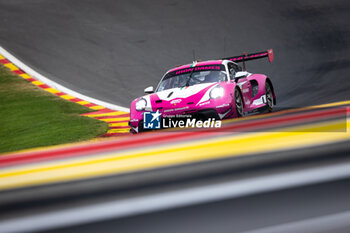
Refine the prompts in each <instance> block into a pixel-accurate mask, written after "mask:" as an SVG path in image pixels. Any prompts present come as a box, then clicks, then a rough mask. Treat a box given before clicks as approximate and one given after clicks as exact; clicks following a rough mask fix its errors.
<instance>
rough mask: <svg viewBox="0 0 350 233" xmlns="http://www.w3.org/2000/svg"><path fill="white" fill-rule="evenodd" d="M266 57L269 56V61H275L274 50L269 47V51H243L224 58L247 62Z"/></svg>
mask: <svg viewBox="0 0 350 233" xmlns="http://www.w3.org/2000/svg"><path fill="white" fill-rule="evenodd" d="M264 57H268V59H269V62H272V61H273V50H272V49H269V50H267V51H263V52H259V53H250V54H247V53H243V54H242V55H240V56H235V57H226V58H223V60H230V61H233V62H245V61H250V60H255V59H260V58H264Z"/></svg>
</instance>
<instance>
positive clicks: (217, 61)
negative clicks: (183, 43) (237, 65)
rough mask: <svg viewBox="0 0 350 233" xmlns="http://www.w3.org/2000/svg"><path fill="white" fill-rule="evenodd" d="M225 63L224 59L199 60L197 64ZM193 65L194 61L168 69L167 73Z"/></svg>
mask: <svg viewBox="0 0 350 233" xmlns="http://www.w3.org/2000/svg"><path fill="white" fill-rule="evenodd" d="M221 64H223V60H209V61H197V63H196V66H206V65H221ZM192 65H193V63H190V64H186V65H182V66H178V67H175V68H173V69H170V70H168V72H167V73H169V72H173V71H177V70H182V69H186V68H190V67H191V66H192Z"/></svg>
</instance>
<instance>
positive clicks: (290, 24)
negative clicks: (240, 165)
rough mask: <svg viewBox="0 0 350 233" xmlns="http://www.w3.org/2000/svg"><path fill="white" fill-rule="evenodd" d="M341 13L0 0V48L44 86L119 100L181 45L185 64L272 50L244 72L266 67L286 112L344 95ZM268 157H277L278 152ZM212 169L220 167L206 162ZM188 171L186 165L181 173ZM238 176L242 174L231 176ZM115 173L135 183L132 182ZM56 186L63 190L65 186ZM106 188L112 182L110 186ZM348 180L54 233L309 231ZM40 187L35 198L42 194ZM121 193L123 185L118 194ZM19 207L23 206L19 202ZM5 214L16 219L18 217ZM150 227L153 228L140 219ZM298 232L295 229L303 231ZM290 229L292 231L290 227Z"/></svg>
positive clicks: (346, 18) (343, 196)
mask: <svg viewBox="0 0 350 233" xmlns="http://www.w3.org/2000/svg"><path fill="white" fill-rule="evenodd" d="M349 12H350V3H349V2H348V1H345V0H344V1H283V2H282V1H158V0H157V1H147V2H145V1H112V0H109V1H106V0H105V1H97V0H95V1H88V0H86V1H69V0H66V1H43V0H35V1H34V0H11V1H2V0H0V45H1V46H3V47H4V48H6V49H7V50H9V51H10V52H11V53H13V54H14V55H15V56H17V57H18V58H20V59H21V60H22V61H24V62H25V63H26V64H27V65H29V66H31V67H32V68H34V69H35V70H37V71H39V72H40V73H42V74H44V75H46V76H48V77H49V78H51V79H53V80H54V81H56V82H58V83H60V84H62V85H64V86H66V87H68V88H71V89H73V90H75V91H78V92H81V93H82V94H85V95H88V96H91V97H95V98H97V99H101V100H104V101H107V102H111V103H115V104H120V105H122V106H124V107H128V106H129V104H130V101H131V100H133V99H134V98H136V97H138V96H140V95H142V94H143V93H142V92H143V88H144V87H146V86H149V85H153V86H154V85H156V84H157V83H158V81H159V79H160V78H161V76H162V75H163V73H164V72H166V71H167V69H169V68H172V67H173V66H174V65H178V64H184V63H189V62H191V61H192V60H193V50H194V51H195V54H196V58H197V59H204V60H205V59H213V58H220V57H225V56H230V55H238V54H240V53H241V52H244V51H246V52H255V51H261V50H265V49H268V48H273V49H274V51H275V61H274V63H273V64H268V62H267V61H252V62H249V63H248V64H247V67H248V71H251V72H256V73H264V74H268V75H269V76H270V77H271V79H272V81H273V84H274V86H275V90H276V95H277V103H278V107H279V108H293V107H300V106H308V105H313V104H324V103H329V102H334V101H342V100H349V99H350V92H349V91H348V90H349V88H350V82H349V80H348V79H349V76H348V72H349V68H350V55H349V54H350V53H349V43H350V42H349V41H350V40H349V38H350V14H349ZM322 149H324V150H322ZM348 152H349V148H348V141H346V142H345V143H343V144H337V145H335V146H333V147H331V146H325V147H321V148H318V150H317V148H311V149H309V150H307V149H301V150H298V151H293V152H290V153H291V157H294V155H299V156H300V155H303V156H310V155H315V153H316V155H317V153H319V154H318V155H320V154H322V153H324V156H325V157H327V158H328V159H329V157H332V156H333V155H334V156H335V157H334V158H333V159H331V160H327V159H326V160H325V163H330V162H332V163H344V164H345V163H348V159H347V155H348ZM274 155H275V157H278V156H279V155H280V154H279V153H276V154H274ZM231 162H233V161H231ZM302 162H303V159H300V161H299V163H297V164H296V165H295V166H296V167H297V168H296V169H300V167H299V166H301V167H304V165H300V164H302ZM320 163H322V159H321V160H316V161H314V163H310V164H309V166H310V167H317V166H318V165H320ZM284 165H286V164H281V163H275V164H272V165H270V166H271V167H268V168H269V169H268V170H267V172H271V171H273V170H274V169H275V170H277V172H276V173H277V174H278V172H281V171H284V170H289V169H292V168H291V167H288V166H293V163H292V164H289V163H288V164H287V165H288V166H286V167H285V166H284ZM203 166H204V167H205V166H207V164H204V165H203ZM259 166H260V165H259ZM221 167H222V164H220V165H218V166H217V169H219V168H221ZM306 167H307V166H306V165H305V167H304V168H306ZM256 168H257V165H256V164H254V163H253V165H252V166H251V167H250V168H247V172H248V173H249V174H250V175H252V176H253V174H255V173H257V174H258V171H260V170H259V169H258V171H257V172H256V171H255V169H256ZM191 169H193V167H192V166H190V167H188V168H187V169H186V168H185V169H184V170H185V171H189V170H191ZM173 170H176V168H175V169H173ZM167 172H168V171H167ZM264 172H265V170H264V169H262V173H264ZM155 174H157V173H154V174H153V176H155ZM234 174H235V173H234V172H233V171H232V170H230V169H229V170H228V173H225V174H224V175H221V176H219V177H214V178H213V177H212V174H211V175H207V176H206V175H203V176H200V175H198V177H197V178H198V180H195V182H194V183H196V182H198V183H199V184H197V183H196V184H197V185H201V184H203V183H209V181H208V182H207V179H208V180H210V179H213V182H214V181H215V178H218V179H225V178H227V177H230V176H232V175H233V176H234V178H236V179H238V178H239V176H238V175H234ZM239 175H242V174H241V172H239ZM227 179H230V178H227ZM111 180H112V181H106V180H103V181H104V182H106V183H107V185H105V186H103V187H104V188H106V187H108V185H111V184H113V182H116V180H114V179H113V177H112V178H111ZM126 180H127V182H131V181H132V183H133V184H134V185H135V184H138V181H137V178H135V177H132V178H129V179H126ZM101 182H102V181H101ZM218 182H219V181H218ZM87 183H88V185H92V184H93V185H96V184H98V183H99V182H98V181H97V182H95V183H91V180H88V181H87ZM180 183H181V182H180ZM166 184H167V183H166ZM63 185H68V187H72V186H73V187H74V186H75V184H74V183H73V184H63ZM69 185H72V186H69ZM80 185H82V186H83V185H84V184H82V183H80ZM167 185H168V184H167ZM169 185H170V186H171V187H170V188H169V187H164V189H165V190H168V189H171V188H174V187H173V186H172V183H170V184H169ZM181 185H185V186H186V185H187V186H192V185H194V184H192V183H189V184H183V183H181ZM77 186H78V185H76V187H77ZM58 187H59V186H58ZM97 187H99V186H97ZM110 187H111V188H113V185H111V186H110ZM159 187H160V185H155V186H152V185H150V186H147V185H146V188H145V189H144V190H141V191H140V190H138V188H135V189H136V191H135V192H136V193H137V194H135V195H141V196H142V195H143V194H145V193H148V192H152V191H155V190H157V188H159ZM348 187H349V181H348V179H344V180H339V181H333V182H325V183H321V184H316V185H314V186H309V187H296V188H294V189H289V190H280V191H276V192H270V193H269V194H263V193H262V194H257V195H252V196H245V197H242V198H235V199H227V200H225V201H221V202H214V203H206V204H202V205H196V206H194V207H193V206H192V207H185V208H177V209H170V210H167V211H162V212H155V213H153V214H147V215H137V216H133V217H128V218H122V219H117V220H111V221H104V222H101V223H98V224H91V225H82V226H78V227H76V228H67V229H63V230H62V231H67V232H73V231H74V232H76V231H81V232H88V231H90V232H97V231H102V230H103V231H105V232H107V231H111V232H114V231H115V230H116V229H119V230H120V231H121V232H144V231H149V232H242V231H251V230H254V229H264V227H269V226H278V225H280V224H287V223H290V222H293V221H300V220H302V219H306V220H307V219H312V218H314V219H315V218H316V220H315V221H316V222H318V223H317V224H313V226H317V225H319V224H320V223H321V222H322V220H319V221H317V218H319V217H322V216H328V215H332V214H337V213H341V212H346V211H348V210H349V209H350V206H348V202H347V199H348V193H349V188H348ZM46 188H47V187H46ZM56 188H57V187H56ZM67 190H68V188H62V190H61V191H62V192H63V193H64V191H67ZM19 191H28V190H19ZM56 191H57V189H56ZM119 191H120V189H116V190H114V192H113V191H106V190H104V189H103V188H101V193H100V194H96V195H93V194H90V195H91V196H88V197H84V198H82V200H79V198H78V199H72V200H73V201H72V200H69V201H68V202H65V201H66V200H64V198H62V196H61V197H60V196H58V197H57V198H56V199H55V201H52V200H51V202H50V201H47V202H45V200H43V202H40V201H39V202H38V203H39V205H36V206H35V208H37V209H35V208H33V206H31V205H30V204H28V203H30V200H29V201H27V202H26V200H22V202H23V203H22V202H19V203H22V204H23V205H18V206H16V205H12V206H11V203H10V204H8V205H7V206H6V205H5V207H6V208H2V210H3V212H2V214H5V215H6V214H11V208H12V210H17V208H18V207H19V206H20V207H21V208H19V209H20V210H21V211H23V212H21V213H20V214H19V215H22V214H29V215H30V214H32V213H35V211H37V212H41V211H43V210H42V209H45V208H47V209H49V210H52V209H60V208H64V207H67V206H74V203H72V202H74V201H76V202H77V203H79V204H81V205H83V204H86V205H88V204H89V203H93V202H103V201H104V200H105V199H117V198H119V197H116V196H115V195H116V193H117V194H119ZM41 192H42V196H45V194H46V193H47V190H46V189H43V190H41ZM57 193H58V194H59V193H60V191H57ZM131 193H132V192H131ZM129 194H130V193H128V192H126V194H125V195H129ZM10 195H11V193H10ZM121 195H122V194H121ZM2 197H3V195H2ZM38 197H40V196H38ZM24 199H25V198H24ZM320 203H322V204H320ZM2 204H3V203H2ZM26 205H27V207H28V206H29V207H28V208H26ZM61 205H62V206H61ZM3 207H4V206H3ZM231 207H232V208H231ZM7 210H9V211H8V212H7ZM12 214H13V215H14V216H16V215H17V214H18V213H12ZM232 219H235V221H233V220H232ZM154 222H156V223H157V224H151V223H154ZM333 223H334V221H333ZM329 226H332V224H330V225H329ZM304 227H305V226H304ZM341 227H342V226H341V224H340V225H339V228H338V229H335V228H333V229H327V228H324V229H318V230H315V232H322V231H323V232H347V231H346V230H347V229H349V226H343V227H345V229H346V230H345V231H344V230H343V231H342V229H340V228H341ZM277 229H278V228H277ZM292 229H293V228H292ZM302 229H303V232H305V229H307V228H302ZM267 232H272V230H271V229H270V231H267ZM276 232H281V231H278V230H277V231H276ZM294 232H297V231H296V230H295V229H294Z"/></svg>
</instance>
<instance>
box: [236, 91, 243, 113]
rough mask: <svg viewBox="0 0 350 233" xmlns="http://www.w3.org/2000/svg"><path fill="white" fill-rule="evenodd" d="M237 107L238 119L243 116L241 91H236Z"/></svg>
mask: <svg viewBox="0 0 350 233" xmlns="http://www.w3.org/2000/svg"><path fill="white" fill-rule="evenodd" d="M235 107H236V113H237V117H242V116H243V99H242V95H241V92H240V91H239V90H237V89H236V90H235Z"/></svg>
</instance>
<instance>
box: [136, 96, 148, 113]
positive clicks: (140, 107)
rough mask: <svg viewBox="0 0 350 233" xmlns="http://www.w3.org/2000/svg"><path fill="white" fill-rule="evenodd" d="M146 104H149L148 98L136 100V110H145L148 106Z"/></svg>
mask: <svg viewBox="0 0 350 233" xmlns="http://www.w3.org/2000/svg"><path fill="white" fill-rule="evenodd" d="M146 104H147V102H146V100H145V99H143V98H142V99H139V100H138V101H137V102H136V110H137V111H143V110H145V108H146Z"/></svg>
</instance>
